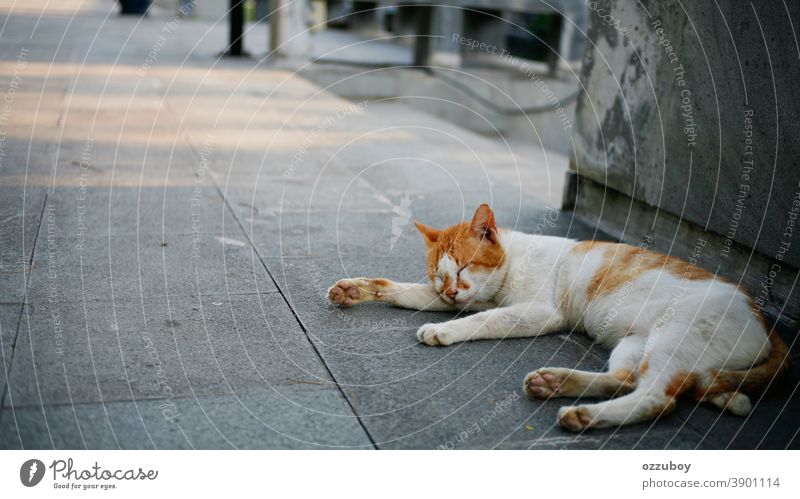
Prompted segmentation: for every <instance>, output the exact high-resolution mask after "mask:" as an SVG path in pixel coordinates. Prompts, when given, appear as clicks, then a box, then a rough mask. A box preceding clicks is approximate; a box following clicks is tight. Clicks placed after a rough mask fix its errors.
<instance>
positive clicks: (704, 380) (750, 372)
mask: <svg viewBox="0 0 800 499" xmlns="http://www.w3.org/2000/svg"><path fill="white" fill-rule="evenodd" d="M768 330H769V328H768ZM767 338H768V339H769V343H770V347H771V348H770V352H769V356H768V357H767V359H766V360H765V361H764V362H762V363H761V364H759V365H757V366H754V367H751V368H750V369H743V370H739V371H722V370H718V369H710V370H709V371H707V372H706V373H704V375H702V376H701V377H700V378H699V379H698V382H697V385H696V386H695V398H696V399H697V400H702V401H707V402H711V403H713V404H715V405H717V406H719V407H720V408H722V409H728V410H730V411H731V412H733V413H734V414H739V415H745V414H747V413H748V412H750V399H749V398H748V397H747V395H745V394H750V395H758V394H760V393H762V392H763V391H764V390H766V389H767V387H769V386H770V384H771V383H772V381H774V380H775V379H777V378H779V377H780V376H781V375H782V374H783V373H784V372H785V371H786V370H787V369H788V368H789V363H790V359H791V357H790V355H789V348H788V347H787V346H786V343H784V341H783V340H782V339H781V337H780V336H779V335H778V333H777V332H776V331H775V330H774V329H772V330H769V333H768V335H767Z"/></svg>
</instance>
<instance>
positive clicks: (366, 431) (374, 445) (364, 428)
mask: <svg viewBox="0 0 800 499" xmlns="http://www.w3.org/2000/svg"><path fill="white" fill-rule="evenodd" d="M189 135H190V134H189V132H186V134H185V135H184V140H185V141H186V143H187V144H188V146H189V150H191V151H192V153H194V155H195V158H197V159H200V158H201V157H200V154H199V152H198V151H197V150H196V148H195V144H194V141H193V140H192V139H191V137H190V136H189ZM210 178H211V183H212V184H213V186H214V189H215V190H216V191H217V194H218V195H219V197H220V199H221V200H222V203H223V204H224V205H225V208H227V210H228V212H229V213H230V214H231V216H232V217H233V219H234V220H235V221H236V225H237V226H238V227H239V230H240V231H241V232H242V235H243V236H244V238H245V239H246V240H247V243H248V244H249V245H250V248H251V250H252V251H254V252H255V254H256V256H257V257H258V261H259V263H261V266H262V267H263V268H264V271H265V272H266V273H267V275H268V276H269V278H270V280H271V281H272V283H273V285H274V286H275V288H276V289H277V290H278V293H279V294H280V295H281V298H282V299H283V301H284V303H286V306H287V307H289V310H290V311H291V313H292V316H293V317H294V319H295V321H297V324H298V325H299V326H300V329H301V330H302V331H303V334H304V335H305V337H306V341H308V343H309V344H310V345H311V348H313V349H314V353H315V354H316V356H317V358H319V360H320V362H321V363H322V366H323V367H324V368H325V371H326V372H327V373H328V375H329V376H330V377H331V380H332V381H333V383H334V384H335V385H336V388H337V389H338V390H339V393H341V395H342V398H344V400H345V402H346V403H347V406H348V407H349V408H350V410H351V411H352V412H353V416H355V418H356V421H358V425H359V426H360V427H361V429H362V431H363V432H364V434H365V435H366V436H367V439H368V440H369V443H370V445H371V446H372V448H373V449H376V450H377V449H379V447H378V444H377V443H376V442H375V439H374V438H373V437H372V434H371V433H370V432H369V429H368V428H367V426H366V425H365V424H364V421H363V420H362V419H361V416H360V415H359V414H358V411H356V408H355V406H354V405H353V403H352V401H351V400H350V397H348V396H347V393H346V392H345V391H344V389H343V388H342V386H341V385H340V384H339V381H338V380H337V379H336V377H335V376H334V374H333V371H332V370H331V368H330V366H328V363H327V362H326V361H325V358H324V357H323V356H322V353H321V352H320V351H319V349H318V348H317V345H316V344H315V343H314V341H313V340H312V339H311V335H309V333H308V328H306V326H305V324H303V321H302V320H301V319H300V317H299V316H298V315H297V312H296V311H295V309H294V307H292V305H291V303H290V302H289V300H288V299H287V298H286V294H285V293H284V291H283V289H282V288H281V286H280V285H279V284H278V281H277V279H275V276H273V275H272V272H271V271H270V270H269V268H268V267H267V264H266V262H265V261H264V258H263V257H262V255H261V252H260V251H259V250H258V248H257V247H256V245H255V244H254V243H253V240H252V239H251V237H250V234H248V233H247V231H246V230H245V228H244V226H243V225H242V222H241V220H239V217H238V216H237V214H236V212H235V211H234V210H233V207H231V205H230V203H229V202H228V199H227V198H226V197H225V195H224V194H223V192H222V189H221V188H220V186H219V184H218V183H217V181H216V179H215V178H214V177H213V175H212V176H210Z"/></svg>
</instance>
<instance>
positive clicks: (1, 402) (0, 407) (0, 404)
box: [0, 193, 48, 423]
mask: <svg viewBox="0 0 800 499" xmlns="http://www.w3.org/2000/svg"><path fill="white" fill-rule="evenodd" d="M47 199H48V196H47V193H45V195H44V200H43V202H42V208H41V210H40V211H39V224H38V225H37V226H36V236H34V238H33V244H32V245H31V256H30V258H29V259H28V269H29V270H28V275H27V276H26V278H25V295H24V297H23V302H22V306H21V307H20V308H19V320H17V327H16V329H15V331H14V337H13V338H12V339H11V354H10V355H9V357H8V372H7V373H6V382H5V385H3V391H2V394H1V395H2V396H0V423H2V419H3V411H4V409H5V406H6V404H5V402H6V395H7V393H8V390H9V387H10V385H11V383H10V381H11V366H12V365H13V364H14V352H15V351H16V350H17V338H18V337H19V329H20V328H21V327H22V317H23V314H24V312H25V307H27V306H29V303H28V286H29V285H30V281H31V274H33V268H32V266H33V256H34V255H35V254H36V244H37V243H38V242H39V234H41V231H42V223H43V221H44V211H45V209H46V208H47ZM23 227H24V225H23ZM23 230H24V229H23ZM12 410H13V408H12Z"/></svg>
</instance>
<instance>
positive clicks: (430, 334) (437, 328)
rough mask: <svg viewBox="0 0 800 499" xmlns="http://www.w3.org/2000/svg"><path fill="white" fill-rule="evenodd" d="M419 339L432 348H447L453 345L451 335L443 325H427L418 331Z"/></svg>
mask: <svg viewBox="0 0 800 499" xmlns="http://www.w3.org/2000/svg"><path fill="white" fill-rule="evenodd" d="M417 339H418V340H419V341H421V342H422V343H425V344H426V345H430V346H443V347H445V346H447V345H449V344H450V343H453V338H452V335H451V334H450V333H448V332H447V331H445V328H444V326H443V325H442V324H425V325H424V326H422V327H421V328H419V329H418V330H417Z"/></svg>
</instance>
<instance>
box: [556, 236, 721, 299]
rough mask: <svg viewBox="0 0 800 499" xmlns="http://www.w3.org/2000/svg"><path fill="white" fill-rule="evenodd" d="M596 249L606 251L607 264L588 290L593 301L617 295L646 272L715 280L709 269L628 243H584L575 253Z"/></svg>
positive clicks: (577, 246) (604, 255)
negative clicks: (656, 271)
mask: <svg viewBox="0 0 800 499" xmlns="http://www.w3.org/2000/svg"><path fill="white" fill-rule="evenodd" d="M592 250H598V251H602V252H603V264H602V265H601V266H600V268H599V269H598V270H597V271H596V272H595V274H594V276H592V279H591V280H590V281H589V285H588V286H587V287H586V297H587V299H589V300H590V301H591V300H594V299H595V298H597V297H598V296H602V295H608V294H611V293H613V292H615V291H616V290H618V289H620V288H621V287H622V286H624V285H625V283H627V282H630V281H633V280H634V279H636V278H637V277H639V276H640V275H641V274H642V273H644V272H647V271H650V270H664V271H667V272H669V273H671V274H672V275H674V276H675V277H677V278H679V279H688V280H691V281H694V280H702V279H714V278H715V276H714V275H713V274H712V273H711V272H709V271H707V270H706V269H704V268H701V267H697V266H696V265H692V264H690V263H689V262H687V261H684V260H681V259H680V258H676V257H674V256H667V255H662V254H660V253H656V252H655V251H651V250H648V249H646V248H639V247H635V246H630V245H628V244H614V243H607V242H603V241H582V242H580V243H578V244H577V245H575V247H574V248H573V249H572V252H573V253H584V254H585V253H589V252H590V251H592Z"/></svg>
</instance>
